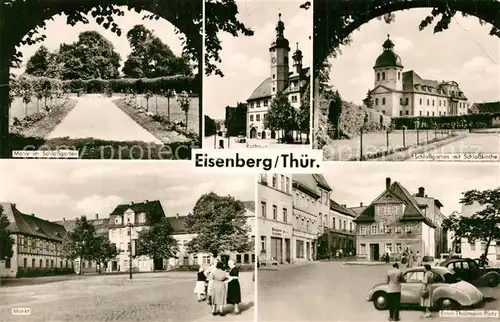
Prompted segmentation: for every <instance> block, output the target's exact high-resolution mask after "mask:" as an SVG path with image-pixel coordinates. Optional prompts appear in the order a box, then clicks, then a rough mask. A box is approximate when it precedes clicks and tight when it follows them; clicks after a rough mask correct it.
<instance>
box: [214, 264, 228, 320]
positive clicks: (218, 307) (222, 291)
mask: <svg viewBox="0 0 500 322" xmlns="http://www.w3.org/2000/svg"><path fill="white" fill-rule="evenodd" d="M223 268H224V263H222V262H218V263H217V266H216V268H215V270H214V271H213V272H212V287H211V289H212V315H220V316H224V304H226V284H225V283H224V281H226V280H227V274H226V272H225V271H224V270H223Z"/></svg>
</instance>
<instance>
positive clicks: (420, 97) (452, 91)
mask: <svg viewBox="0 0 500 322" xmlns="http://www.w3.org/2000/svg"><path fill="white" fill-rule="evenodd" d="M382 47H383V52H382V54H380V56H378V58H377V60H376V62H375V66H374V67H373V69H374V76H375V84H374V88H373V89H372V90H371V91H370V93H371V96H372V98H373V108H374V109H376V110H377V111H379V112H381V113H383V114H385V115H387V116H391V117H419V116H445V115H464V114H467V113H468V108H469V103H468V99H467V97H466V96H465V94H464V93H463V91H462V90H461V89H460V87H459V85H458V83H457V82H455V81H441V82H439V81H436V80H429V79H423V78H421V77H420V76H419V75H418V74H417V73H416V72H415V71H413V70H411V71H407V72H403V65H402V63H401V58H400V57H399V56H398V55H397V54H396V53H395V52H394V43H393V42H392V41H391V40H390V39H389V38H387V40H386V41H385V42H384V44H383V45H382Z"/></svg>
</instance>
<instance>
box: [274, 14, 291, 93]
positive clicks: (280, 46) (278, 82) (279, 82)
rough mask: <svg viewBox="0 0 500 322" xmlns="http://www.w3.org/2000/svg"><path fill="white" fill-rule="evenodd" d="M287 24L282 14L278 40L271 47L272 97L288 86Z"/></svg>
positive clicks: (277, 32)
mask: <svg viewBox="0 0 500 322" xmlns="http://www.w3.org/2000/svg"><path fill="white" fill-rule="evenodd" d="M284 30H285V24H284V23H283V21H281V13H280V14H279V15H278V24H277V25H276V39H275V40H274V41H273V43H272V44H271V47H269V53H270V59H271V96H272V97H273V98H274V97H275V96H276V94H277V93H278V92H280V91H283V90H284V89H285V88H286V87H287V86H288V73H289V71H288V68H289V67H288V64H289V62H288V54H289V52H290V46H289V42H288V40H287V39H286V38H285V36H284V34H283V32H284Z"/></svg>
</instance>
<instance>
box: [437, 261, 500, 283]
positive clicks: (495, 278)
mask: <svg viewBox="0 0 500 322" xmlns="http://www.w3.org/2000/svg"><path fill="white" fill-rule="evenodd" d="M439 266H442V267H447V268H448V269H450V270H453V271H454V272H455V274H457V276H458V277H460V278H461V279H463V280H464V281H467V282H470V283H471V284H473V285H475V286H478V287H484V286H489V287H495V286H498V284H500V269H496V268H491V267H481V266H479V264H478V263H477V261H475V260H473V259H471V258H450V259H448V260H446V261H444V262H442V263H440V264H439Z"/></svg>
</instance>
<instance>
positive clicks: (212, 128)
mask: <svg viewBox="0 0 500 322" xmlns="http://www.w3.org/2000/svg"><path fill="white" fill-rule="evenodd" d="M217 131H218V129H217V124H216V122H215V121H214V120H213V119H212V118H211V117H210V116H208V115H205V137H208V136H212V135H215V134H216V133H217Z"/></svg>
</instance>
